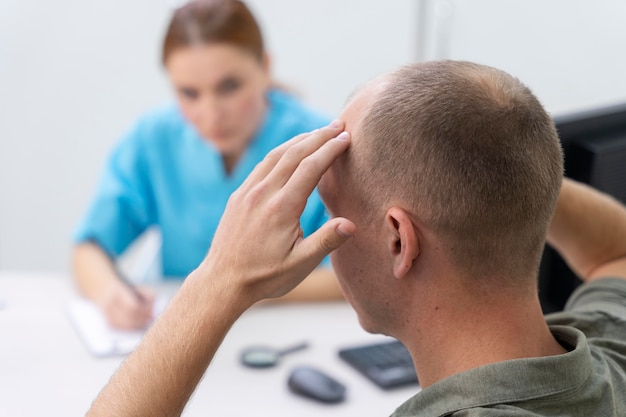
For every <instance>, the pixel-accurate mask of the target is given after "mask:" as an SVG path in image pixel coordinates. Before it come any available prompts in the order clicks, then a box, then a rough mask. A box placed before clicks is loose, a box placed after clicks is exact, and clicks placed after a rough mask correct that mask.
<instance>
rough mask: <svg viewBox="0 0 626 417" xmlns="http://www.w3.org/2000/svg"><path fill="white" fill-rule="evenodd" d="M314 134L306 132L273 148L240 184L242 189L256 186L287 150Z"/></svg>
mask: <svg viewBox="0 0 626 417" xmlns="http://www.w3.org/2000/svg"><path fill="white" fill-rule="evenodd" d="M314 132H315V131H314ZM314 132H306V133H301V134H299V135H297V136H294V137H293V138H291V139H289V140H288V141H287V142H284V143H282V144H281V145H279V146H277V147H275V148H274V149H272V150H271V151H270V152H268V154H267V155H265V158H263V160H262V161H261V162H259V163H258V164H257V166H256V167H255V168H254V169H253V170H252V172H251V173H250V175H248V178H246V180H245V181H244V183H243V184H242V187H244V186H246V185H252V184H256V183H258V182H259V181H261V180H263V179H264V178H265V177H266V176H267V174H268V173H270V172H271V171H272V170H273V169H274V167H275V166H276V164H277V163H278V162H279V161H280V159H281V158H282V156H283V154H284V153H285V152H286V151H287V149H289V148H290V147H292V146H294V145H296V144H297V143H299V142H302V141H303V140H304V139H306V138H307V137H309V136H310V135H311V134H312V133H314Z"/></svg>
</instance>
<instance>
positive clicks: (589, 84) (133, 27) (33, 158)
mask: <svg viewBox="0 0 626 417" xmlns="http://www.w3.org/2000/svg"><path fill="white" fill-rule="evenodd" d="M180 3H181V2H180V1H176V0H106V1H103V0H91V1H84V0H56V1H48V0H30V1H27V0H0V270H35V271H37V270H45V271H61V272H65V271H69V256H70V245H71V241H70V236H71V233H72V230H73V228H74V226H75V224H76V222H77V220H78V218H79V217H80V216H81V214H82V213H83V212H84V210H85V208H86V205H87V203H88V201H89V199H90V197H91V195H92V192H93V190H94V187H95V184H96V182H97V179H98V176H99V173H100V171H101V168H102V166H103V163H104V161H105V158H106V157H107V155H108V152H109V151H110V149H111V148H112V146H113V145H114V143H116V142H117V141H118V140H119V139H120V138H121V136H122V134H123V133H124V132H125V131H126V130H127V129H128V128H129V127H130V126H131V124H132V123H133V121H134V120H136V119H137V117H138V116H139V115H140V114H142V113H144V112H145V111H147V110H149V109H150V108H152V107H154V106H156V105H159V104H161V103H162V102H164V101H167V100H170V99H171V93H170V90H169V85H168V83H167V79H166V78H165V73H164V71H163V70H162V68H161V66H160V61H159V60H160V56H159V54H160V44H161V38H162V36H163V33H164V31H165V24H166V22H167V20H168V18H169V15H170V13H171V11H172V9H173V8H174V7H176V6H177V5H179V4H180ZM247 4H248V5H249V6H250V8H251V9H252V10H253V12H254V13H255V14H256V16H257V18H258V19H259V21H260V23H261V24H262V29H263V31H264V34H265V38H266V43H267V45H268V50H269V51H270V53H271V54H272V58H273V60H272V62H273V73H274V76H275V79H276V80H277V81H279V82H281V83H284V84H286V85H288V86H289V87H291V88H293V89H295V90H296V91H298V92H299V93H300V94H301V95H302V96H303V97H304V98H305V100H306V101H308V102H309V103H310V104H312V105H314V106H316V107H318V108H319V109H321V110H323V111H325V112H326V113H328V114H329V115H331V116H336V115H338V114H339V112H340V111H341V108H342V106H343V104H344V101H345V99H346V97H347V96H348V94H349V93H350V92H351V91H352V90H353V89H354V88H355V87H357V86H359V85H360V84H362V83H363V82H365V81H367V80H368V79H371V78H373V77H374V76H376V75H378V74H380V73H382V72H385V71H388V70H390V69H393V68H395V67H397V66H398V65H401V64H404V63H407V62H413V61H421V60H431V59H440V58H451V59H467V60H472V61H476V62H480V63H483V64H488V65H493V66H496V67H499V68H501V69H504V70H506V71H508V72H510V73H512V74H513V75H515V76H517V77H519V78H520V79H521V80H522V81H524V82H525V83H526V84H527V85H528V86H529V87H530V88H531V89H532V90H533V91H534V92H535V93H536V94H537V96H538V97H539V98H540V100H541V101H542V102H543V103H544V104H545V106H546V107H547V109H548V110H549V111H550V112H551V113H552V114H553V115H561V114H567V113H569V112H573V111H579V110H586V109H591V108H594V107H597V106H604V105H609V104H614V103H621V102H626V83H624V80H623V78H624V74H626V54H625V53H624V51H626V25H624V20H625V18H626V2H624V1H622V0H595V1H590V0H577V1H576V0H548V1H545V0H524V1H522V0H471V1H467V0H421V1H420V0H386V1H384V2H383V1H380V0H298V1H291V0H248V1H247ZM620 51H621V52H620Z"/></svg>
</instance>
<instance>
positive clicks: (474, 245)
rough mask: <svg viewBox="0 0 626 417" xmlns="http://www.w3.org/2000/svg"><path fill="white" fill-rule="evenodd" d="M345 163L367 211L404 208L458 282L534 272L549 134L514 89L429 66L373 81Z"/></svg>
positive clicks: (551, 161) (553, 195)
mask: <svg viewBox="0 0 626 417" xmlns="http://www.w3.org/2000/svg"><path fill="white" fill-rule="evenodd" d="M381 83H382V85H383V86H382V88H380V91H377V92H376V94H375V95H374V98H373V99H372V101H371V102H370V103H369V105H368V108H367V110H366V111H365V113H364V115H363V119H362V121H361V129H360V137H361V138H360V139H359V141H360V142H362V143H363V146H361V147H359V149H358V153H357V154H355V155H353V159H354V163H353V165H354V166H355V168H356V172H355V175H356V177H355V178H356V179H357V181H358V182H359V185H358V187H359V188H361V190H362V192H361V194H362V195H363V196H367V197H366V198H364V203H365V204H366V205H367V206H368V207H369V208H370V211H371V210H380V209H381V208H382V207H385V206H386V205H389V204H390V203H392V202H395V201H398V200H399V201H402V202H404V203H405V204H408V205H409V207H410V209H411V210H412V211H414V212H415V213H416V215H417V216H419V217H420V219H422V220H424V221H426V222H427V223H428V224H429V225H430V227H432V228H433V230H435V231H436V233H438V235H439V236H441V237H442V239H443V240H444V242H447V247H448V250H449V253H450V254H451V259H452V260H453V262H454V263H455V264H456V266H457V267H458V269H459V270H461V271H466V272H467V274H468V275H472V276H482V275H489V276H493V275H502V273H503V272H504V273H505V274H504V275H506V276H512V277H514V278H515V279H517V278H516V277H519V276H528V275H529V274H528V273H529V270H530V268H532V269H534V271H535V272H536V271H537V268H538V265H539V261H540V257H541V252H542V249H543V245H544V242H545V237H546V232H547V227H548V224H549V221H550V219H551V216H552V213H553V211H554V207H555V204H556V200H557V198H558V195H559V190H560V185H561V182H562V177H563V155H562V150H561V146H560V142H559V139H558V135H557V132H556V129H555V127H554V124H553V122H552V120H551V118H550V116H549V115H548V114H547V112H546V111H545V110H544V108H543V107H542V106H541V104H540V103H539V101H538V100H537V98H536V97H535V96H534V95H533V94H532V93H531V91H530V90H529V89H528V88H527V87H526V86H525V85H523V84H522V83H521V82H520V81H519V80H517V79H516V78H514V77H512V76H510V75H509V74H507V73H505V72H503V71H500V70H497V69H495V68H491V67H487V66H483V65H478V64H474V63H470V62H461V61H435V62H428V63H419V64H413V65H409V66H405V67H402V68H400V69H399V70H397V71H395V72H393V73H391V74H390V75H389V76H387V77H385V79H384V80H382V81H381Z"/></svg>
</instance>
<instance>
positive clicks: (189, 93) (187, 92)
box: [178, 88, 198, 100]
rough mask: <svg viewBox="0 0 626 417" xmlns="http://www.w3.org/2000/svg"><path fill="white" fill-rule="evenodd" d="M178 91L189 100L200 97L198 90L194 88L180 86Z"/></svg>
mask: <svg viewBox="0 0 626 417" xmlns="http://www.w3.org/2000/svg"><path fill="white" fill-rule="evenodd" d="M178 92H179V93H180V95H181V96H183V97H184V98H186V99H189V100H195V99H197V98H198V90H195V89H193V88H179V89H178Z"/></svg>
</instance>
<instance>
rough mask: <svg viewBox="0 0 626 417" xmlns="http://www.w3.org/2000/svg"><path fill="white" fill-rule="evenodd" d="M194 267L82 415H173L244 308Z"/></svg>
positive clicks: (234, 296)
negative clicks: (155, 320) (177, 291)
mask: <svg viewBox="0 0 626 417" xmlns="http://www.w3.org/2000/svg"><path fill="white" fill-rule="evenodd" d="M205 274H206V271H202V270H200V269H198V270H196V271H194V272H193V273H192V274H191V275H190V276H189V277H188V278H187V280H186V281H185V283H184V285H183V286H182V287H181V289H180V291H179V293H178V294H177V295H176V297H175V298H174V299H173V300H172V302H171V304H170V306H169V307H168V308H167V310H166V311H165V312H164V313H163V315H162V316H161V318H160V320H158V321H157V322H156V323H155V324H154V326H153V327H152V328H151V329H150V330H149V332H148V333H147V334H146V336H145V338H144V341H143V342H142V344H141V345H140V346H139V348H138V349H137V350H136V351H135V352H133V353H132V354H131V355H130V356H129V357H128V358H127V359H126V360H125V361H124V363H123V364H122V365H121V367H120V369H119V370H118V372H116V374H115V375H114V376H113V377H112V378H111V381H110V382H109V384H108V385H107V386H106V387H105V388H104V389H103V390H102V392H101V393H100V395H99V396H98V398H97V399H96V400H95V402H94V403H93V405H92V408H91V410H90V411H89V413H88V414H87V415H88V416H112V415H115V416H156V415H158V416H178V415H180V414H181V413H182V411H183V408H184V406H185V404H186V403H187V401H188V399H189V397H190V396H191V394H192V393H193V391H194V389H195V387H196V385H197V384H198V382H199V381H200V379H201V378H202V375H203V374H204V372H205V370H206V368H207V366H208V365H209V363H210V362H211V360H212V358H213V356H214V355H215V352H216V351H217V349H218V347H219V345H220V343H221V342H222V340H223V338H224V336H225V335H226V333H227V332H228V330H229V329H230V327H231V326H232V324H233V323H234V322H235V320H236V319H237V318H238V317H239V316H240V315H241V313H242V312H243V311H244V310H245V309H246V308H247V307H248V305H247V303H246V301H244V300H243V299H242V298H241V297H240V296H239V294H237V292H236V291H232V290H231V289H229V288H221V287H219V286H218V284H215V282H218V283H219V282H222V281H217V280H211V277H210V276H205Z"/></svg>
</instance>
